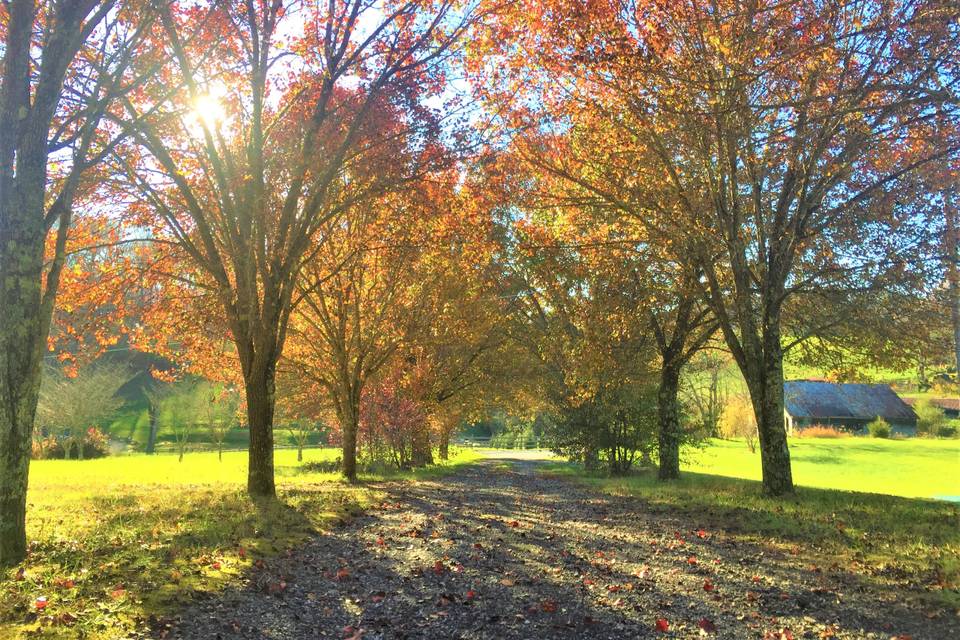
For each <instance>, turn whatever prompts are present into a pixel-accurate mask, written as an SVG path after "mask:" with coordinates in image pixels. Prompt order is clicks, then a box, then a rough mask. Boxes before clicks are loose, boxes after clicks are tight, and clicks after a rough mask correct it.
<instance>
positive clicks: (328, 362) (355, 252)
mask: <svg viewBox="0 0 960 640" xmlns="http://www.w3.org/2000/svg"><path fill="white" fill-rule="evenodd" d="M418 186H419V187H421V188H420V189H416V190H415V189H413V188H407V189H405V190H404V191H403V192H395V193H392V194H390V195H389V196H387V197H385V198H380V199H374V200H369V201H366V202H364V203H362V204H361V205H359V209H361V210H360V211H357V212H355V213H353V214H351V215H348V216H345V218H344V219H343V220H342V221H341V223H340V224H339V225H338V228H337V229H336V230H333V231H331V233H330V235H329V236H328V237H327V239H326V242H325V243H324V246H323V248H322V250H320V251H317V253H316V254H315V256H314V258H313V260H312V262H311V263H310V264H309V265H306V266H305V267H304V272H305V274H306V275H305V278H304V279H303V281H302V287H303V290H302V296H301V297H302V301H301V305H300V307H299V308H298V309H297V313H296V314H295V316H294V318H293V320H292V322H291V338H292V342H293V344H292V345H291V348H290V350H289V352H288V354H287V357H288V359H289V360H290V363H291V364H292V365H294V366H296V367H297V368H298V369H299V370H300V371H301V372H302V373H303V375H305V376H307V377H308V378H309V379H311V380H313V381H314V382H315V383H316V384H318V385H319V386H320V387H321V388H322V389H324V390H325V392H326V394H327V397H328V399H329V402H330V404H331V405H332V406H333V409H334V412H335V413H336V416H337V420H338V422H339V424H340V429H341V437H342V445H343V473H344V476H345V477H346V478H348V479H349V480H351V481H353V480H355V479H356V457H357V433H358V428H359V424H360V409H361V401H362V398H363V393H364V388H365V387H366V385H367V384H368V383H369V382H370V381H371V380H372V379H373V378H374V377H375V376H376V375H377V374H379V373H381V372H383V371H385V368H386V367H387V365H388V364H389V363H390V362H391V360H392V359H394V358H395V357H397V356H398V354H400V353H401V351H400V348H401V345H403V344H404V343H405V342H407V341H408V340H409V339H410V338H411V336H413V335H415V334H416V333H417V331H418V327H420V326H421V325H422V324H423V323H424V322H426V321H427V320H428V319H429V310H430V309H431V300H432V298H433V295H434V293H435V291H436V284H437V283H438V282H439V281H440V280H442V277H443V274H444V273H445V272H447V271H448V270H449V269H450V266H449V265H448V264H445V263H443V262H442V261H435V260H433V258H434V257H436V254H435V252H434V251H435V249H436V248H437V247H439V246H442V245H443V243H444V237H443V234H445V233H448V230H445V228H444V226H443V222H444V217H445V213H446V210H445V209H443V208H439V206H438V205H440V204H441V202H442V201H441V200H438V199H435V198H430V199H429V200H428V199H427V198H423V197H422V196H423V194H424V193H425V192H428V191H429V188H428V187H429V185H428V184H427V183H420V184H418ZM443 193H447V192H446V191H443ZM414 220H416V221H417V222H416V224H414V223H413V221H414ZM403 365H404V363H402V362H401V363H397V366H398V367H402V366H403Z"/></svg>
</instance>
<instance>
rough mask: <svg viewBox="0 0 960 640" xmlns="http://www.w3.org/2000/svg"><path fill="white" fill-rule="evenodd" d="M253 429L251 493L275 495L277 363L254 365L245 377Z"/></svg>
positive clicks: (250, 468)
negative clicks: (275, 366)
mask: <svg viewBox="0 0 960 640" xmlns="http://www.w3.org/2000/svg"><path fill="white" fill-rule="evenodd" d="M244 378H245V379H244V388H245V389H246V395H247V422H248V424H249V428H250V446H249V459H248V461H247V493H249V494H250V495H251V496H260V497H268V498H273V497H276V495H277V489H276V486H275V484H274V480H273V411H274V407H275V402H276V395H275V391H276V389H275V380H274V363H273V362H272V361H270V362H268V363H267V364H265V365H260V366H255V367H251V369H250V370H249V372H246V375H245V376H244Z"/></svg>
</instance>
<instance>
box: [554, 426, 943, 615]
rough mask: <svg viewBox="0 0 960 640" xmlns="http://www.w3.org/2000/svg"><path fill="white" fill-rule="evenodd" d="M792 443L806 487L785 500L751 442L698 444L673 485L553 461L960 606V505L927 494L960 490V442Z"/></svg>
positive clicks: (557, 469) (643, 474) (558, 467)
mask: <svg viewBox="0 0 960 640" xmlns="http://www.w3.org/2000/svg"><path fill="white" fill-rule="evenodd" d="M790 450H791V458H792V461H793V474H794V479H795V481H796V483H797V485H798V489H797V492H796V494H795V495H794V496H790V497H787V498H783V499H773V498H768V497H765V496H764V495H763V494H762V491H761V487H760V483H759V482H758V481H757V480H758V479H759V478H760V459H759V454H751V453H750V452H749V451H748V450H747V449H746V446H745V445H744V444H743V442H742V441H734V442H729V441H712V442H711V443H710V444H709V445H708V446H707V447H705V448H704V449H702V450H699V451H693V452H690V453H689V454H688V455H687V456H686V461H685V463H684V465H683V467H682V469H683V473H682V478H681V479H680V480H679V481H677V482H671V483H661V482H658V481H657V479H656V473H655V471H653V470H642V471H639V472H638V473H636V474H635V475H632V476H629V477H626V478H606V477H598V476H589V475H586V474H584V472H583V470H582V468H581V467H579V466H577V465H572V464H570V463H567V462H555V463H547V465H546V467H545V468H546V470H547V473H555V474H559V475H563V476H567V477H570V478H573V479H576V480H578V481H580V482H584V483H586V484H588V485H590V486H592V487H593V488H595V489H596V490H598V491H603V492H606V493H611V494H614V495H631V496H637V497H640V498H641V499H642V500H643V501H644V502H645V503H646V504H647V508H649V509H650V510H652V511H655V512H656V511H660V512H663V513H665V514H669V515H670V516H679V517H688V518H690V519H691V520H692V521H696V522H698V523H700V526H703V527H706V528H710V527H715V528H717V529H722V530H724V531H726V532H728V533H729V534H731V535H733V536H734V537H736V538H738V539H742V540H748V541H750V542H753V543H756V544H759V545H770V546H772V547H777V548H779V549H781V550H783V551H786V552H789V553H791V554H796V555H802V556H804V558H805V559H806V560H808V561H809V563H810V564H811V565H815V566H818V567H822V568H824V569H828V568H830V567H840V568H843V569H846V570H850V571H853V572H854V573H856V574H858V575H860V576H862V577H863V579H864V580H867V581H871V582H878V583H885V584H890V585H894V586H897V587H900V588H904V589H907V590H908V591H910V592H913V593H915V594H916V595H917V597H919V598H921V599H924V600H929V601H930V602H931V603H933V604H934V605H937V606H946V607H949V608H953V609H955V608H957V607H958V606H960V503H956V502H947V501H942V500H930V499H921V498H918V496H919V497H930V496H934V495H954V496H956V495H960V484H958V481H960V478H958V476H960V443H958V442H957V441H956V440H919V439H913V440H889V441H883V440H875V439H868V438H845V439H813V438H811V439H793V440H791V442H790ZM882 494H890V495H882Z"/></svg>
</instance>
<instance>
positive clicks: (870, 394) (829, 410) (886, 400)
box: [783, 380, 917, 421]
mask: <svg viewBox="0 0 960 640" xmlns="http://www.w3.org/2000/svg"><path fill="white" fill-rule="evenodd" d="M783 391H784V404H785V408H786V411H787V413H789V414H790V415H791V416H793V417H795V418H813V419H818V418H819V419H826V418H855V419H857V418H859V419H864V420H872V419H874V418H876V417H877V416H881V417H882V418H883V419H884V420H888V421H889V420H897V421H902V420H906V421H914V420H916V419H917V416H916V414H915V413H914V412H913V409H911V408H910V406H909V405H907V403H905V402H904V401H903V400H902V399H901V398H900V396H898V395H897V394H896V392H895V391H894V390H893V389H891V388H890V386H889V385H886V384H854V383H841V384H838V383H835V382H819V381H813V380H789V381H787V382H785V383H784V384H783Z"/></svg>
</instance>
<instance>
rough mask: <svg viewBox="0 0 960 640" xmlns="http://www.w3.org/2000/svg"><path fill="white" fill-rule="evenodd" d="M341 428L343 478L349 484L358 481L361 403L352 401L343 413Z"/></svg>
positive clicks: (347, 404)
mask: <svg viewBox="0 0 960 640" xmlns="http://www.w3.org/2000/svg"><path fill="white" fill-rule="evenodd" d="M341 413H342V416H341V420H340V427H341V430H342V431H343V477H344V478H346V479H347V481H348V482H356V481H357V428H358V426H359V417H360V407H359V403H354V402H353V401H352V400H351V401H349V402H347V403H346V406H345V407H344V408H343V409H342V411H341Z"/></svg>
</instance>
